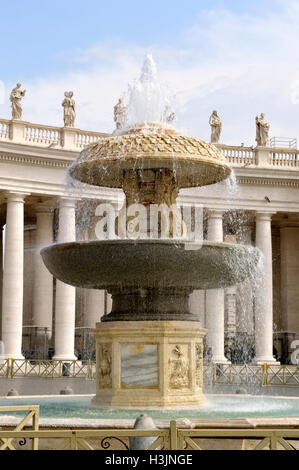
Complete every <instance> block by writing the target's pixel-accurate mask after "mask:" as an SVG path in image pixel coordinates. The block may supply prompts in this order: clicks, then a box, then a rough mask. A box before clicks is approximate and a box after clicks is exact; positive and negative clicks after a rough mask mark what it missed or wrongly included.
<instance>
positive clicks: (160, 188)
mask: <svg viewBox="0 0 299 470" xmlns="http://www.w3.org/2000/svg"><path fill="white" fill-rule="evenodd" d="M178 195H179V189H178V186H177V183H176V181H175V178H174V175H173V172H172V171H171V170H159V171H157V172H156V180H155V201H154V202H155V204H166V205H167V206H168V207H170V206H171V205H172V204H175V202H176V199H177V197H178Z"/></svg>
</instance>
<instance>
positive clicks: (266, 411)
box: [0, 395, 299, 419]
mask: <svg viewBox="0 0 299 470" xmlns="http://www.w3.org/2000/svg"><path fill="white" fill-rule="evenodd" d="M91 398H92V397H91V396H88V397H85V396H84V397H80V396H78V397H65V396H63V397H51V396H48V397H38V396H37V397H36V398H32V397H30V398H25V397H23V398H22V397H20V398H17V399H2V400H1V399H0V406H17V405H40V416H41V417H42V418H82V419H135V418H136V417H137V416H139V415H140V414H141V413H142V411H144V412H145V413H147V414H150V416H151V417H152V418H154V419H176V418H242V417H286V416H289V417H294V416H296V417H299V398H286V397H262V396H225V395H219V396H211V397H207V401H206V403H205V404H204V405H202V406H200V407H198V408H192V409H190V408H189V409H177V410H163V411H162V410H154V409H153V410H149V409H147V410H136V409H135V410H129V409H118V410H108V409H102V408H97V407H93V406H92V405H91V404H90V401H91ZM8 414H9V415H12V414H13V413H11V412H9V413H8Z"/></svg>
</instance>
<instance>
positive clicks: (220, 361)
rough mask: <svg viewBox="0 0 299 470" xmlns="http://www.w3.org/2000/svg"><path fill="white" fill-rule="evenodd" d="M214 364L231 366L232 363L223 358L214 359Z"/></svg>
mask: <svg viewBox="0 0 299 470" xmlns="http://www.w3.org/2000/svg"><path fill="white" fill-rule="evenodd" d="M212 363H213V364H224V365H229V364H231V362H230V361H229V360H228V359H226V357H221V358H219V359H218V358H212Z"/></svg>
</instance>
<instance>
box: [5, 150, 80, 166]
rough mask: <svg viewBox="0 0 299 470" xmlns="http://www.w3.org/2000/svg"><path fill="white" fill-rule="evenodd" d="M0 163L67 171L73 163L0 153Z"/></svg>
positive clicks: (58, 159)
mask: <svg viewBox="0 0 299 470" xmlns="http://www.w3.org/2000/svg"><path fill="white" fill-rule="evenodd" d="M0 162H9V163H13V164H22V165H31V166H32V165H33V166H42V167H52V168H63V169H67V168H68V167H69V166H70V165H71V163H72V162H73V158H69V159H63V158H51V157H43V156H35V155H24V154H16V153H6V152H0Z"/></svg>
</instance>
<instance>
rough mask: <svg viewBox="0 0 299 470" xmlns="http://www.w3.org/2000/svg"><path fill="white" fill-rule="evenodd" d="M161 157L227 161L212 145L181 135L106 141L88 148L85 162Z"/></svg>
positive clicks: (132, 136) (159, 135)
mask: <svg viewBox="0 0 299 470" xmlns="http://www.w3.org/2000/svg"><path fill="white" fill-rule="evenodd" d="M143 153H144V154H150V155H151V156H153V155H157V158H158V157H160V155H161V154H163V155H165V156H166V155H167V156H168V157H169V158H171V159H173V158H174V155H175V154H176V153H177V154H180V155H186V158H187V157H188V156H193V157H194V158H195V159H199V160H200V159H201V158H202V157H205V158H206V159H211V160H217V161H220V162H223V161H224V159H223V157H222V155H221V153H220V151H219V150H218V149H217V148H216V147H215V146H214V145H211V144H209V143H208V142H204V141H203V140H199V139H195V138H194V137H187V136H182V135H178V134H124V135H121V136H112V137H103V138H100V139H99V140H98V141H97V142H94V143H93V144H90V145H89V146H87V147H86V149H85V153H84V156H83V155H82V154H81V155H82V157H83V158H82V159H81V160H80V161H81V162H83V161H88V160H99V159H110V158H118V159H121V158H122V157H125V156H126V155H128V156H130V157H132V156H138V157H139V158H140V157H142V154H143Z"/></svg>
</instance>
